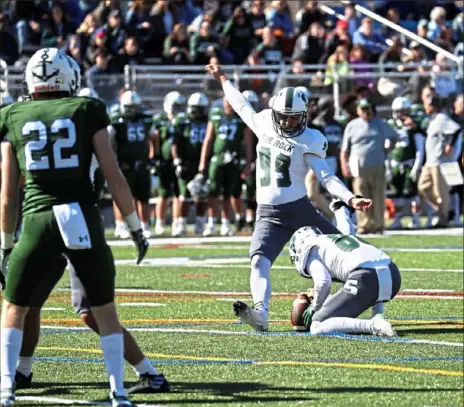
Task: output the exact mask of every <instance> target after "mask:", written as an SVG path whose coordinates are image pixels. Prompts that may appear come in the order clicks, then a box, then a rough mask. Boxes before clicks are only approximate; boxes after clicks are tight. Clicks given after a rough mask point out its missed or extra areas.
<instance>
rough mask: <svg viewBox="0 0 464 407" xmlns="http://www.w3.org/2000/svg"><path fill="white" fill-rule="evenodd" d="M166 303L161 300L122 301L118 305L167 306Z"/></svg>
mask: <svg viewBox="0 0 464 407" xmlns="http://www.w3.org/2000/svg"><path fill="white" fill-rule="evenodd" d="M165 306H166V304H161V303H159V302H122V303H118V307H165Z"/></svg>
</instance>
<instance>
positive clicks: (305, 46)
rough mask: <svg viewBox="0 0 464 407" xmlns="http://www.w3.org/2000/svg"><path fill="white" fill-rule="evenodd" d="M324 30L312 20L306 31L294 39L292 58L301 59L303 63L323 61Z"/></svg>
mask: <svg viewBox="0 0 464 407" xmlns="http://www.w3.org/2000/svg"><path fill="white" fill-rule="evenodd" d="M324 48H325V30H324V28H323V27H322V26H321V24H320V23H318V22H314V23H312V24H311V25H310V27H309V29H308V31H307V32H306V33H305V34H303V35H300V36H299V37H298V39H297V40H296V44H295V48H294V50H293V55H292V59H301V60H302V61H303V63H304V64H318V63H324V62H325V60H324Z"/></svg>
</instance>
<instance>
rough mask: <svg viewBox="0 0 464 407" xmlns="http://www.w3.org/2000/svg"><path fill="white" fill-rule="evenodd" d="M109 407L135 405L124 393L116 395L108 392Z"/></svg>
mask: <svg viewBox="0 0 464 407" xmlns="http://www.w3.org/2000/svg"><path fill="white" fill-rule="evenodd" d="M110 400H111V407H137V406H136V405H135V404H134V403H132V401H130V400H129V399H128V398H127V397H126V396H125V395H122V396H117V395H116V394H115V393H114V392H112V393H110Z"/></svg>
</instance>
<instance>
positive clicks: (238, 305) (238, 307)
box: [233, 301, 248, 317]
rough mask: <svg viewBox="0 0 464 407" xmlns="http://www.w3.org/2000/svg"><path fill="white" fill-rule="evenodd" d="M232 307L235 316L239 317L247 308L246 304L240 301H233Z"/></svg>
mask: <svg viewBox="0 0 464 407" xmlns="http://www.w3.org/2000/svg"><path fill="white" fill-rule="evenodd" d="M233 307H234V314H235V316H237V317H240V315H242V314H243V312H244V311H245V310H246V309H247V308H248V305H246V304H245V303H244V302H242V301H235V302H234V305H233Z"/></svg>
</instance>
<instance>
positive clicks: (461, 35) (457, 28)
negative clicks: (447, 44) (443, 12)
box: [453, 12, 464, 42]
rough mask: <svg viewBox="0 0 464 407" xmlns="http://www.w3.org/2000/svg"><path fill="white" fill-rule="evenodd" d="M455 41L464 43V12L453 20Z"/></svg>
mask: <svg viewBox="0 0 464 407" xmlns="http://www.w3.org/2000/svg"><path fill="white" fill-rule="evenodd" d="M453 39H454V41H456V42H462V41H464V12H461V13H459V14H458V15H457V16H456V17H455V19H454V20H453Z"/></svg>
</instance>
